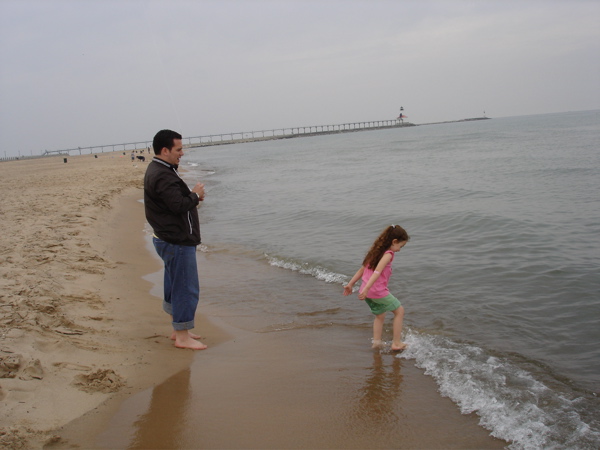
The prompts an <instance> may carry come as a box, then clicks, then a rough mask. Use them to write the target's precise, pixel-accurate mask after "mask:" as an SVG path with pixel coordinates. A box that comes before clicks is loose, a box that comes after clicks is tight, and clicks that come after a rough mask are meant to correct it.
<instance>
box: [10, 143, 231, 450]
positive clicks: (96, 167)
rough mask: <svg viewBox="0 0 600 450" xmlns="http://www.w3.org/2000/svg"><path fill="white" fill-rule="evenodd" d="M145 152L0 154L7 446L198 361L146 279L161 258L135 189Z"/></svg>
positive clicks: (45, 433)
mask: <svg viewBox="0 0 600 450" xmlns="http://www.w3.org/2000/svg"><path fill="white" fill-rule="evenodd" d="M147 164H148V163H142V162H136V163H132V162H131V159H130V158H129V154H127V156H123V153H122V152H120V153H119V152H116V153H107V154H101V155H98V156H97V157H94V156H92V155H83V156H77V157H68V159H67V163H64V162H63V157H49V158H40V159H31V160H20V161H11V162H3V163H0V189H1V191H2V193H3V195H2V197H1V199H0V217H1V224H2V227H1V228H2V234H1V235H0V261H1V263H0V402H1V404H2V408H1V412H0V447H6V448H40V447H41V446H42V445H43V444H44V443H47V442H51V441H52V440H53V439H54V440H55V439H57V437H55V435H54V430H56V429H58V428H59V427H61V426H63V425H65V424H66V423H68V422H70V421H72V420H73V419H75V418H77V417H79V416H81V415H82V414H84V413H86V412H88V411H90V410H92V409H93V408H95V407H97V406H98V405H99V404H101V403H102V402H104V401H105V400H107V399H108V398H110V397H111V396H114V394H115V393H121V394H128V393H129V394H130V393H133V392H136V391H137V390H141V389H144V388H147V387H148V386H151V385H153V384H155V383H157V382H160V381H162V380H164V379H166V378H168V377H169V376H172V375H173V374H174V373H176V372H178V371H179V370H181V369H183V368H185V367H187V366H188V365H189V364H190V361H191V359H192V353H193V352H190V351H174V349H173V347H172V343H171V341H170V339H168V338H167V336H168V334H169V333H170V331H169V327H168V321H165V318H166V316H165V315H164V313H162V311H161V308H160V301H157V299H156V298H152V297H151V296H149V294H148V292H149V289H150V286H151V285H150V283H149V282H146V281H144V280H143V279H142V276H143V275H146V274H148V273H151V272H155V271H157V270H159V268H160V264H159V261H158V260H157V259H153V258H152V257H151V256H149V253H148V252H147V250H146V248H145V246H146V244H145V241H144V237H143V226H144V218H143V205H142V204H141V203H140V202H139V201H138V200H139V199H140V198H141V196H142V195H141V192H142V191H141V189H142V180H143V174H144V171H145V168H146V165H147ZM199 319H200V322H201V323H200V326H201V327H202V325H203V323H202V318H199ZM206 326H209V324H206ZM204 328H206V327H204ZM210 334H211V336H213V337H212V338H209V339H207V341H206V342H207V343H208V344H211V343H214V341H215V340H216V339H219V337H221V336H223V335H222V333H219V332H218V330H215V332H213V333H210ZM165 360H168V361H169V364H164V361H165Z"/></svg>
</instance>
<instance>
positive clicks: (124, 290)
mask: <svg viewBox="0 0 600 450" xmlns="http://www.w3.org/2000/svg"><path fill="white" fill-rule="evenodd" d="M146 164H147V163H146ZM145 167H146V165H145V164H144V163H136V164H132V163H131V162H130V160H127V159H126V158H121V157H120V156H119V155H118V153H117V154H106V155H101V156H100V157H99V158H93V157H91V156H89V155H88V156H81V157H75V158H69V162H68V163H67V164H64V163H63V162H62V158H60V159H59V158H48V159H40V160H29V161H16V162H8V163H2V164H0V186H2V187H3V188H4V192H5V193H8V195H5V196H4V198H3V199H2V201H1V203H0V207H1V213H2V223H3V226H4V228H5V233H4V234H3V236H2V238H1V240H0V259H1V260H2V265H1V272H0V307H1V308H0V320H1V322H0V326H1V329H0V330H1V333H2V334H1V337H0V339H1V340H0V358H2V359H1V362H0V368H2V369H3V372H2V374H3V375H2V378H0V399H1V401H2V413H0V414H1V416H0V420H1V421H0V427H1V428H0V446H2V445H3V446H5V447H8V448H42V447H44V446H45V448H390V447H393V448H502V447H503V446H504V445H505V443H504V442H502V441H499V440H496V439H494V438H491V437H490V436H489V435H488V432H487V431H485V430H484V429H482V428H481V427H479V425H477V422H478V418H477V417H476V416H463V415H461V414H460V413H459V411H458V409H457V407H456V406H455V405H454V404H453V403H452V402H451V401H450V400H448V399H444V398H441V397H440V396H439V394H438V393H437V391H436V385H435V383H434V382H433V381H432V380H431V379H430V378H429V377H427V376H425V375H424V374H423V373H422V371H421V370H419V369H417V368H415V367H414V365H413V364H412V362H411V361H406V360H401V359H398V358H395V357H394V356H393V355H391V354H386V353H379V352H373V351H372V350H371V349H369V348H368V346H365V342H364V339H363V337H362V336H359V335H358V334H357V333H356V332H355V330H352V329H344V328H336V329H335V330H332V329H330V328H328V327H323V328H312V329H311V328H305V329H296V330H288V331H283V332H258V331H257V330H261V329H263V328H264V323H263V322H262V321H261V318H260V317H259V316H258V315H257V316H256V317H248V316H243V317H241V316H240V317H238V316H236V315H235V314H231V313H229V312H227V311H225V310H224V311H222V313H220V312H219V311H217V310H215V309H214V308H212V309H211V312H210V315H209V316H205V315H202V313H203V311H202V299H201V301H200V309H199V312H200V314H198V317H197V322H198V323H197V328H196V330H195V331H197V332H199V333H200V334H201V335H202V336H203V342H205V343H207V344H208V345H209V349H207V350H205V351H202V352H193V351H189V350H178V349H175V348H174V347H173V346H172V342H171V341H170V340H169V339H168V338H167V336H168V334H169V333H170V330H169V326H168V322H167V321H166V320H165V314H164V313H163V312H162V310H161V306H160V304H161V300H160V298H158V297H157V296H156V295H154V294H156V293H157V288H156V286H155V285H154V284H153V283H152V281H154V282H160V272H159V270H160V262H159V261H158V259H157V258H156V257H155V256H153V255H152V253H151V252H150V251H149V249H148V246H147V241H146V240H145V238H144V232H143V228H144V217H143V205H142V204H141V202H139V199H140V198H141V197H142V193H141V180H142V177H143V173H144V170H145ZM199 257H200V272H201V285H202V294H201V295H206V296H211V297H213V298H214V297H215V296H220V297H223V301H224V302H226V301H230V299H229V298H228V295H227V293H228V291H227V284H228V283H230V281H229V278H228V276H227V274H228V273H230V272H232V271H233V272H235V271H236V270H252V269H250V268H249V267H248V265H246V264H245V263H243V262H241V261H240V260H239V259H236V258H234V257H226V256H211V255H205V254H199ZM149 274H152V275H150V276H148V275H149ZM147 280H150V281H147ZM272 289H275V288H274V287H273V288H272ZM158 291H160V289H158ZM275 294H276V293H275V292H273V293H269V295H275ZM349 348H352V349H353V350H352V351H348V349H349ZM355 349H356V350H355Z"/></svg>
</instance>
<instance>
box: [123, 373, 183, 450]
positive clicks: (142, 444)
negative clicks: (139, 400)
mask: <svg viewBox="0 0 600 450" xmlns="http://www.w3.org/2000/svg"><path fill="white" fill-rule="evenodd" d="M190 375H191V371H190V369H189V368H187V369H185V370H182V371H181V372H179V373H177V374H175V375H173V376H172V377H171V378H169V379H168V380H166V381H165V382H164V383H162V384H159V385H158V386H156V387H155V388H154V389H153V391H152V397H151V399H150V405H149V407H148V410H147V412H146V413H145V414H142V415H141V416H140V417H139V419H138V420H136V421H135V423H134V424H133V428H134V430H135V431H134V435H133V439H132V442H131V443H130V445H129V446H128V448H130V449H148V448H180V447H181V446H180V445H179V444H180V443H181V442H180V441H181V439H180V436H181V435H182V434H183V432H184V430H185V427H186V426H188V425H189V424H188V422H187V421H186V415H187V414H188V407H189V402H190V400H191V393H192V389H191V386H190ZM166 405H168V408H166V407H165V406H166Z"/></svg>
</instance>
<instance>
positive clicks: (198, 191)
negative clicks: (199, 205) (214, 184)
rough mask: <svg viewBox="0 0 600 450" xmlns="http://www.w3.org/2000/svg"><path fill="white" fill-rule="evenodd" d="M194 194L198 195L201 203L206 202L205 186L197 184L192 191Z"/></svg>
mask: <svg viewBox="0 0 600 450" xmlns="http://www.w3.org/2000/svg"><path fill="white" fill-rule="evenodd" d="M192 192H194V193H196V194H198V199H199V200H200V201H203V200H204V194H205V192H204V184H202V183H196V186H194V189H192Z"/></svg>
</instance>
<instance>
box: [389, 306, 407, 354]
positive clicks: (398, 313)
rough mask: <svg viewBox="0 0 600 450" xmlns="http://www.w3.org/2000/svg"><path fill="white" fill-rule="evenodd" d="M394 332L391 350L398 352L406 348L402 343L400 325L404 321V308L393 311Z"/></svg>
mask: <svg viewBox="0 0 600 450" xmlns="http://www.w3.org/2000/svg"><path fill="white" fill-rule="evenodd" d="M393 312H394V332H393V336H394V337H393V340H392V350H393V351H400V350H404V349H405V348H406V344H405V343H404V342H402V323H403V321H404V307H402V306H401V307H399V308H397V309H395V310H394V311H393Z"/></svg>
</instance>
